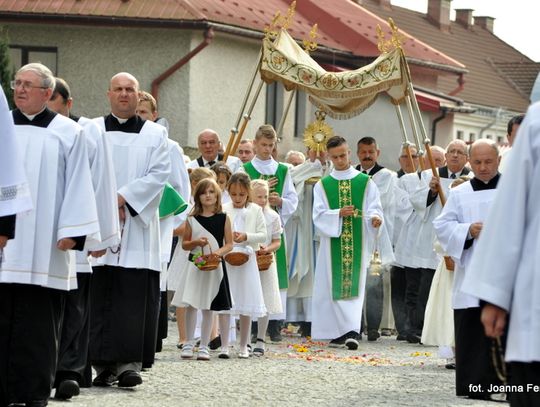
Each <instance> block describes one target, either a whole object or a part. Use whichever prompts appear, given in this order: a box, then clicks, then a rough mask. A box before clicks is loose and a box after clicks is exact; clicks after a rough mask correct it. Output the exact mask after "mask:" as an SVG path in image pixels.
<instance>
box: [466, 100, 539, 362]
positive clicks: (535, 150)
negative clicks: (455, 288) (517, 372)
mask: <svg viewBox="0 0 540 407" xmlns="http://www.w3.org/2000/svg"><path fill="white" fill-rule="evenodd" d="M539 157H540V104H539V103H536V104H534V105H532V106H531V107H530V108H529V110H528V111H527V114H526V115H525V119H524V120H523V123H522V124H521V126H520V127H519V130H518V133H517V137H516V142H515V143H514V146H513V148H512V153H511V154H510V156H509V158H508V162H507V167H506V168H507V171H506V172H505V174H506V175H504V176H503V177H502V178H501V181H500V183H499V186H498V192H497V196H496V198H495V200H494V202H493V204H492V206H491V209H490V212H489V214H488V216H487V219H486V222H485V224H484V228H483V229H482V233H481V235H480V238H479V240H478V244H477V247H476V249H475V254H474V256H473V258H472V259H471V263H470V265H471V266H470V273H467V276H466V278H465V281H464V288H463V289H464V290H465V292H466V293H468V294H471V295H474V296H476V297H478V298H480V299H482V300H484V301H487V302H489V303H491V304H494V305H497V306H498V307H501V308H503V309H505V310H507V311H509V312H510V322H509V323H510V325H509V327H508V336H507V341H506V355H505V357H506V360H507V361H509V362H540V346H539V345H538V338H539V337H540V296H539V295H538V293H540V272H539V266H538V265H539V264H540V209H539V205H538V203H539V202H540V160H539Z"/></svg>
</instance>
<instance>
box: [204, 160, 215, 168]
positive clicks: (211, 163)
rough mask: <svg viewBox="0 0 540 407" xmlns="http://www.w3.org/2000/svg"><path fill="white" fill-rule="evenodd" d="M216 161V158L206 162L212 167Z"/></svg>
mask: <svg viewBox="0 0 540 407" xmlns="http://www.w3.org/2000/svg"><path fill="white" fill-rule="evenodd" d="M215 163H216V162H215V161H214V160H212V161H208V162H207V163H206V164H207V165H208V166H209V167H211V166H212V165H214V164H215Z"/></svg>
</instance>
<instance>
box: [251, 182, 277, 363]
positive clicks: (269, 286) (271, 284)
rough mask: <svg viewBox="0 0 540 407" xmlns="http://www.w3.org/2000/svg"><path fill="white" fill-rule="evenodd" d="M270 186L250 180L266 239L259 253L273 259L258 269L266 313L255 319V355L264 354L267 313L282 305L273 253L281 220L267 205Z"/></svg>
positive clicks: (254, 201)
mask: <svg viewBox="0 0 540 407" xmlns="http://www.w3.org/2000/svg"><path fill="white" fill-rule="evenodd" d="M269 193H270V187H269V186H268V182H267V181H265V180H260V179H257V180H254V181H251V200H252V201H253V203H255V204H257V205H259V206H260V207H261V208H262V209H263V214H264V218H265V223H266V231H267V233H266V240H265V241H264V243H263V244H262V245H261V246H260V249H259V252H260V253H261V254H266V253H274V261H273V262H272V265H271V266H270V268H269V269H268V270H265V271H260V276H261V285H262V291H263V297H264V304H265V305H266V311H267V314H266V315H264V316H262V317H260V318H259V319H258V321H257V344H256V345H255V348H254V349H253V354H254V355H256V356H262V355H264V351H265V346H264V344H265V338H266V330H267V329H268V318H269V314H281V313H282V312H283V306H282V304H281V294H280V291H279V280H278V274H277V268H276V260H275V253H276V251H277V250H278V249H279V247H280V246H281V234H282V233H283V228H282V227H281V220H280V218H279V215H278V214H277V212H276V211H274V210H272V209H271V208H270V206H269V205H268V195H269Z"/></svg>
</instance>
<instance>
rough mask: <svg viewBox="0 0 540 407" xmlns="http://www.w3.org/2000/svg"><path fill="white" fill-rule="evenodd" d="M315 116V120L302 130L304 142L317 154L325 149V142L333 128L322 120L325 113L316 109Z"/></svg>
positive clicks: (331, 134) (332, 133) (331, 133)
mask: <svg viewBox="0 0 540 407" xmlns="http://www.w3.org/2000/svg"><path fill="white" fill-rule="evenodd" d="M315 116H316V117H317V120H316V121H314V122H313V123H310V124H309V125H308V126H307V127H306V129H305V130H304V144H305V145H306V147H307V148H309V149H310V150H315V151H316V152H317V154H319V153H320V152H321V151H326V142H327V141H328V139H329V138H330V137H332V136H333V135H334V130H332V127H330V126H329V125H328V124H327V123H326V122H325V121H324V118H325V117H326V113H324V112H322V111H320V110H317V111H316V112H315Z"/></svg>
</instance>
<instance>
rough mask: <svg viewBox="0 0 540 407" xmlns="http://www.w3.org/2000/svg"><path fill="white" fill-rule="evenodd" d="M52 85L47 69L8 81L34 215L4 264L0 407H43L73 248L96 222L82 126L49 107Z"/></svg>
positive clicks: (21, 220) (35, 68) (32, 68)
mask: <svg viewBox="0 0 540 407" xmlns="http://www.w3.org/2000/svg"><path fill="white" fill-rule="evenodd" d="M54 85H55V80H54V76H53V75H52V73H51V71H50V70H49V69H48V68H47V67H45V66H44V65H42V64H39V63H33V64H28V65H25V66H23V67H22V68H21V69H19V71H18V72H17V74H16V75H15V80H14V81H13V82H12V83H11V87H12V88H13V90H14V100H15V105H16V107H17V108H16V109H15V110H14V111H13V121H14V123H15V136H16V137H17V138H18V140H19V141H20V145H21V146H22V148H23V153H24V154H23V157H24V159H23V162H24V168H25V171H26V175H27V177H28V181H29V185H30V192H31V194H32V198H33V202H34V209H33V210H31V211H30V212H28V214H26V215H25V216H21V217H18V218H17V220H16V231H17V234H16V236H15V238H14V239H13V240H11V241H9V242H8V244H7V245H6V247H5V249H4V260H3V262H2V263H1V265H0V405H2V406H4V405H10V404H12V403H13V404H17V405H19V404H21V403H25V404H26V406H32V407H39V406H46V405H47V400H48V398H49V396H50V393H51V388H52V385H53V379H54V374H55V370H56V363H57V359H58V342H59V337H60V328H61V326H62V317H63V311H64V304H65V301H66V294H67V292H68V291H69V290H72V289H75V288H77V280H76V276H75V274H74V273H72V272H71V271H70V267H69V254H68V250H73V249H74V250H83V248H84V245H85V240H86V238H87V237H96V236H98V235H99V222H98V217H97V211H96V204H95V198H94V191H93V188H92V179H91V175H90V167H89V165H88V155H87V149H86V142H85V137H84V134H83V130H82V128H81V127H80V126H79V125H78V124H77V123H75V122H74V121H73V120H70V119H68V118H66V117H64V116H62V115H59V114H56V113H54V112H51V111H50V110H49V109H48V108H47V101H48V100H49V99H50V97H51V94H52V92H53V88H54Z"/></svg>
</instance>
